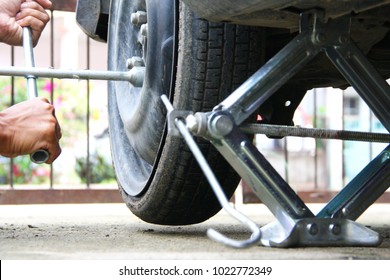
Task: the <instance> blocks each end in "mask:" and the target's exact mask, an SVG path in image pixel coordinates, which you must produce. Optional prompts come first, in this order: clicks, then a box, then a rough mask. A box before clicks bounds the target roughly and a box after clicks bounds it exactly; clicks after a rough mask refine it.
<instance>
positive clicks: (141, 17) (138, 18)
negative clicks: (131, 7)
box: [131, 11, 147, 25]
mask: <svg viewBox="0 0 390 280" xmlns="http://www.w3.org/2000/svg"><path fill="white" fill-rule="evenodd" d="M146 22H147V14H146V12H143V11H137V12H135V13H132V14H131V23H132V24H134V25H141V24H144V23H146Z"/></svg>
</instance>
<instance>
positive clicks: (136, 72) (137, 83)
mask: <svg viewBox="0 0 390 280" xmlns="http://www.w3.org/2000/svg"><path fill="white" fill-rule="evenodd" d="M144 79H145V67H140V66H136V67H133V69H131V70H130V83H131V84H132V85H133V86H134V87H142V85H143V84H144Z"/></svg>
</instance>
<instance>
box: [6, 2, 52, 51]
mask: <svg viewBox="0 0 390 280" xmlns="http://www.w3.org/2000/svg"><path fill="white" fill-rule="evenodd" d="M51 7H52V3H51V1H50V0H35V1H34V0H12V1H11V0H0V41H1V42H3V43H6V44H9V45H14V46H20V45H22V36H23V35H22V34H23V32H22V28H23V27H31V30H32V37H33V43H34V46H35V45H36V44H37V43H38V40H39V38H40V36H41V33H42V31H43V29H44V28H45V26H46V24H47V23H48V22H49V20H50V17H49V15H48V14H47V12H46V11H45V9H50V8H51Z"/></svg>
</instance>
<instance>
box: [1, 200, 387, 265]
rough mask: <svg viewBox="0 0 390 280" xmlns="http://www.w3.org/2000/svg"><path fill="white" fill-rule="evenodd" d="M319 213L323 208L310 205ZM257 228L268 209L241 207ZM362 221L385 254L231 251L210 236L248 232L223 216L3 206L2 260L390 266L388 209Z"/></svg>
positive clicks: (378, 208) (381, 207)
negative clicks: (161, 217)
mask: <svg viewBox="0 0 390 280" xmlns="http://www.w3.org/2000/svg"><path fill="white" fill-rule="evenodd" d="M309 207H310V208H311V209H312V211H313V212H316V211H318V210H319V209H320V207H321V205H317V204H313V205H309ZM238 208H239V209H240V210H241V211H242V212H243V213H245V214H246V215H247V216H249V217H250V218H252V219H253V220H254V221H255V222H256V223H257V224H258V225H259V226H262V225H265V224H267V223H268V222H271V221H274V217H273V216H272V215H271V214H270V212H269V211H268V210H267V209H266V208H265V207H264V206H263V205H259V204H256V205H242V206H239V207H238ZM358 222H360V223H362V224H364V225H368V226H370V227H371V228H372V229H374V230H376V231H378V232H379V233H380V234H381V235H382V236H383V237H384V241H383V243H382V244H381V245H380V246H379V247H375V248H363V247H355V248H352V247H345V248H290V249H276V248H265V247H260V246H255V247H252V248H249V249H242V250H237V249H232V248H228V247H225V246H223V245H221V244H218V243H216V242H214V241H211V240H209V239H208V238H207V236H206V230H207V229H208V228H214V229H216V230H218V231H220V232H222V233H224V234H227V235H229V236H230V237H232V238H239V239H244V238H247V237H248V234H247V231H246V230H245V229H244V228H243V227H242V226H241V225H238V224H237V222H236V221H235V220H234V219H232V218H230V217H229V216H228V215H227V214H226V213H225V212H223V211H222V212H220V213H219V214H218V215H216V216H215V217H213V218H212V219H210V220H208V221H206V222H204V223H202V224H198V225H192V226H181V227H167V226H157V225H151V224H147V223H144V222H142V221H141V220H139V219H138V218H136V217H135V216H133V215H132V214H131V212H130V211H129V210H128V209H127V207H126V206H125V205H124V204H122V203H119V204H67V205H66V204H62V205H61V204H59V205H19V206H17V205H13V206H11V205H1V206H0V259H2V260H6V259H57V260H59V259H89V260H96V259H112V260H119V259H137V260H143V259H156V260H157V259H182V260H188V259H243V260H244V259H252V260H253V259H268V260H272V259H302V260H307V259H386V260H389V259H390V205H388V204H375V205H373V206H372V207H371V208H369V209H368V210H367V211H366V212H365V213H364V214H363V216H361V217H360V218H359V220H358Z"/></svg>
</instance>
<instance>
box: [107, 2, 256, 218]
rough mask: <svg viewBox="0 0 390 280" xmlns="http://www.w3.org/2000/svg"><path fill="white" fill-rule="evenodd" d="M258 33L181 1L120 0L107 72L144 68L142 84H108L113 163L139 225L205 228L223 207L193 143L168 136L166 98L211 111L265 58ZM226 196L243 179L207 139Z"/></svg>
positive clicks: (114, 12)
mask: <svg viewBox="0 0 390 280" xmlns="http://www.w3.org/2000/svg"><path fill="white" fill-rule="evenodd" d="M260 43H261V32H259V30H258V29H253V28H249V27H240V26H234V25H225V24H211V23H209V22H207V21H205V20H202V19H199V18H197V17H196V15H194V14H193V13H192V12H191V11H190V10H189V9H187V8H186V7H185V6H183V5H182V4H178V1H174V0H170V1H159V0H138V1H134V0H113V1H112V4H111V11H110V21H109V38H108V54H109V69H110V70H120V71H125V70H127V68H128V67H137V68H136V69H138V70H139V73H140V75H142V78H143V83H142V85H139V86H137V85H136V86H133V85H131V84H129V83H127V82H118V81H111V82H109V94H108V96H109V99H108V107H109V108H108V109H109V125H110V129H109V130H110V142H111V149H112V157H113V164H114V168H115V172H116V176H117V181H118V185H119V189H120V192H121V194H122V197H123V200H124V201H125V203H126V204H127V206H128V207H129V208H130V210H131V211H132V212H133V213H134V214H135V215H137V216H138V217H140V218H141V219H142V220H144V221H146V222H150V223H157V224H164V225H186V224H193V223H198V222H202V221H204V220H206V219H208V218H210V217H211V216H213V215H214V214H216V213H217V212H218V211H219V210H220V205H219V203H218V201H217V200H216V198H215V196H214V194H213V193H212V191H211V188H210V186H209V185H208V182H207V180H206V179H205V178H204V177H203V175H202V172H201V170H200V168H199V166H198V165H197V163H196V161H195V159H194V158H193V156H192V154H191V152H190V151H189V149H188V148H187V147H186V144H185V143H184V142H183V140H182V139H180V138H175V137H171V136H170V135H167V133H166V123H165V122H166V111H165V108H164V106H163V104H162V102H161V100H160V96H161V95H162V94H166V95H167V96H169V97H170V99H171V101H173V103H174V106H175V108H177V109H180V110H191V111H194V112H198V111H210V110H211V109H212V108H213V107H214V106H215V105H216V104H218V102H219V101H221V100H222V99H223V98H224V97H225V96H227V95H228V94H229V93H231V92H232V91H233V90H234V88H236V87H237V86H238V85H240V84H241V83H242V82H243V81H244V80H246V78H247V77H249V75H250V74H252V73H253V72H254V71H255V70H257V69H258V67H259V64H260V62H261V53H262V48H261V45H260ZM197 141H198V143H199V145H200V147H201V150H202V152H203V154H204V155H205V156H206V158H207V160H208V162H209V164H210V165H211V167H212V169H213V170H214V172H215V173H216V176H217V178H218V179H219V182H220V183H221V185H222V186H223V188H224V190H225V193H226V195H227V196H228V197H231V196H232V194H233V193H234V191H235V189H236V187H237V185H238V183H239V179H240V178H239V176H238V175H237V174H236V173H235V172H234V171H233V170H232V169H231V167H230V166H229V165H228V164H227V163H226V162H225V160H224V159H223V158H222V157H221V156H220V155H219V153H218V152H217V151H216V150H214V148H213V147H212V146H211V144H209V143H208V142H206V141H202V140H197Z"/></svg>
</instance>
